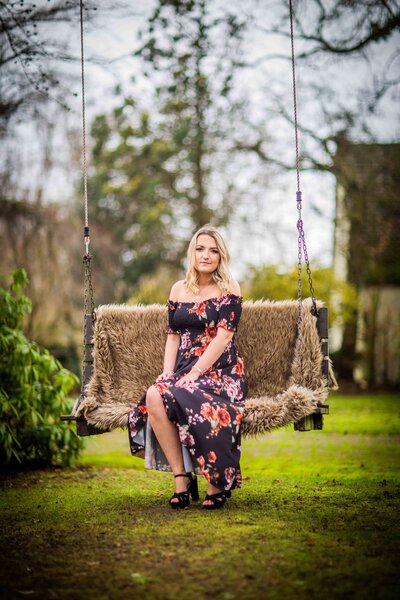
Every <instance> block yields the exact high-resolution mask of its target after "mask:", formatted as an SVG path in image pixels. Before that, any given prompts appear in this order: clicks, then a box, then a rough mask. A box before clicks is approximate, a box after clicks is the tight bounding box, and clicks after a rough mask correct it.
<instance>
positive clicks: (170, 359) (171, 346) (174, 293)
mask: <svg viewBox="0 0 400 600" xmlns="http://www.w3.org/2000/svg"><path fill="white" fill-rule="evenodd" d="M180 285H181V282H180V281H177V282H176V283H174V285H173V286H172V288H171V291H170V293H169V299H170V300H172V301H173V302H176V301H177V300H178V292H179V288H180ZM178 348H179V333H168V335H167V341H166V342H165V351H164V367H163V373H162V375H170V374H172V373H173V372H174V369H175V363H176V356H177V354H178Z"/></svg>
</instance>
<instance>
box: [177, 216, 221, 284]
mask: <svg viewBox="0 0 400 600" xmlns="http://www.w3.org/2000/svg"><path fill="white" fill-rule="evenodd" d="M202 234H206V235H210V236H211V237H212V238H213V239H214V240H215V243H216V246H217V248H218V250H219V256H220V261H219V263H218V267H217V268H216V269H215V271H214V272H213V273H212V276H211V277H212V279H213V281H214V282H215V283H216V284H217V285H218V287H219V288H220V289H221V290H222V291H224V292H229V283H230V281H231V274H230V271H229V267H228V265H229V261H230V255H229V251H228V248H227V247H226V244H225V242H224V240H223V238H222V236H221V234H220V233H219V232H218V231H217V230H216V229H215V227H213V226H212V225H204V226H203V227H201V228H200V229H198V230H197V231H196V233H195V234H194V235H193V237H192V239H191V240H190V243H189V248H188V251H187V259H188V268H187V271H186V275H185V287H186V291H187V292H191V293H193V294H198V293H199V273H198V271H197V270H196V269H195V266H194V265H195V260H196V245H197V238H198V237H199V235H202Z"/></svg>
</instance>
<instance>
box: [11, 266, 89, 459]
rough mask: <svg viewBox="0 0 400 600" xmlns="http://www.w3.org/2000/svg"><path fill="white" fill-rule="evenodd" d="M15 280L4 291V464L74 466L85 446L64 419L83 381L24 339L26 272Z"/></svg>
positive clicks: (28, 308) (27, 305)
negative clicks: (75, 390)
mask: <svg viewBox="0 0 400 600" xmlns="http://www.w3.org/2000/svg"><path fill="white" fill-rule="evenodd" d="M12 280H13V283H12V284H11V287H10V289H9V290H6V289H4V288H3V287H0V464H1V465H2V466H3V467H5V466H7V467H16V466H29V467H43V466H47V465H51V464H54V463H58V464H60V463H61V464H63V465H69V464H70V463H71V459H72V457H77V456H78V454H79V451H80V449H81V448H83V447H84V441H83V440H82V438H80V437H78V436H77V434H76V432H75V425H74V424H73V423H69V422H61V421H60V415H61V414H68V413H70V412H71V410H72V405H73V400H70V399H69V398H68V396H67V395H68V393H69V392H70V391H71V390H72V388H73V387H75V385H76V384H77V383H78V382H79V380H78V378H77V377H76V375H74V374H73V373H71V372H70V371H68V370H67V369H64V368H63V367H62V365H61V363H60V362H59V361H58V360H57V359H55V358H54V357H53V356H51V354H50V353H49V352H48V350H46V349H44V348H41V347H39V346H38V344H36V343H35V342H32V341H29V340H28V339H27V338H26V337H25V335H24V333H23V331H22V328H21V323H22V321H23V318H24V317H25V315H27V314H29V313H30V311H31V309H32V305H31V302H30V300H29V299H28V298H27V297H26V296H24V295H23V294H22V293H21V289H22V288H23V287H24V286H25V285H26V284H27V283H28V277H27V274H26V272H25V270H24V269H18V270H17V271H15V272H14V273H12Z"/></svg>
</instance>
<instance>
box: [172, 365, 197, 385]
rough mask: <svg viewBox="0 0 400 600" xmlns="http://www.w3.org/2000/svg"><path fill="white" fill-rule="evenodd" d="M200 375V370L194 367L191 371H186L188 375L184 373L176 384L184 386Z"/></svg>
mask: <svg viewBox="0 0 400 600" xmlns="http://www.w3.org/2000/svg"><path fill="white" fill-rule="evenodd" d="M199 377H200V373H199V372H198V371H196V370H195V369H192V370H191V371H189V373H186V375H183V377H181V378H180V379H178V381H177V382H176V383H175V385H176V386H177V387H184V386H185V384H186V383H190V382H191V381H196V379H198V378H199Z"/></svg>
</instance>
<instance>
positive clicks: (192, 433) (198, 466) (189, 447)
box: [128, 293, 247, 490]
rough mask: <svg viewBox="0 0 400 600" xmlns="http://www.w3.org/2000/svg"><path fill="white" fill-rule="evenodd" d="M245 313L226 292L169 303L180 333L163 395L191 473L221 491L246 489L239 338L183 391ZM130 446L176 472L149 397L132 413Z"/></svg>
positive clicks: (153, 464)
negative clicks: (186, 378)
mask: <svg viewBox="0 0 400 600" xmlns="http://www.w3.org/2000/svg"><path fill="white" fill-rule="evenodd" d="M241 312H242V297H241V296H237V295H235V294H232V293H226V294H224V295H223V296H221V297H220V298H217V297H215V298H208V299H207V300H203V301H200V302H174V301H172V300H170V299H169V300H168V323H167V328H166V331H167V333H168V334H174V333H175V334H179V336H180V337H179V348H178V352H177V357H176V363H175V368H174V373H173V375H171V376H169V377H168V378H162V377H161V376H160V377H158V378H157V379H156V381H155V383H154V386H155V387H156V388H157V390H158V391H159V393H160V395H161V397H162V400H163V403H164V407H165V410H166V413H167V416H168V418H169V419H170V421H172V422H173V423H175V424H176V426H177V428H178V432H179V438H180V441H181V445H182V453H183V458H184V466H185V470H186V471H196V472H197V473H199V474H202V475H204V477H205V478H206V479H207V481H209V482H210V483H211V484H212V485H214V486H215V487H217V488H219V489H221V490H228V489H233V488H238V487H241V485H242V476H241V470H240V454H241V447H240V443H241V421H242V415H243V411H244V404H245V399H246V395H247V382H246V376H245V373H244V364H243V358H242V357H241V356H240V355H239V352H238V349H237V347H236V341H235V335H233V337H232V338H231V340H230V341H229V342H228V344H227V346H226V347H225V349H224V351H223V353H222V354H221V356H220V357H219V358H218V359H217V360H216V361H215V362H214V364H213V365H212V366H211V367H210V368H209V369H208V370H207V371H206V372H205V373H204V374H203V375H200V376H199V377H198V378H197V379H196V380H195V381H192V382H188V383H187V384H186V385H185V386H184V387H177V386H176V385H175V383H176V381H177V380H178V379H180V378H181V377H182V376H183V375H184V374H185V373H187V372H189V371H190V370H191V368H192V367H193V365H194V364H195V363H196V362H197V360H198V359H199V357H200V356H201V355H202V354H203V352H204V351H205V349H206V348H207V346H208V345H209V343H210V342H211V341H212V339H213V338H214V337H215V336H216V335H217V329H218V327H223V328H225V329H227V330H229V331H233V332H235V333H236V331H237V327H238V323H239V319H240V315H241ZM128 432H129V443H130V449H131V453H132V455H135V454H137V453H140V455H141V456H143V453H144V458H145V467H146V468H149V469H157V470H161V471H170V470H171V467H170V465H169V463H168V461H167V459H166V457H165V455H164V453H163V451H162V449H161V447H160V445H159V443H158V441H157V438H156V436H155V435H154V432H153V430H152V428H151V423H150V415H148V413H147V408H146V394H144V395H143V397H142V398H141V399H140V401H139V402H138V404H137V405H135V407H134V408H132V410H131V411H130V412H129V416H128Z"/></svg>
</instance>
